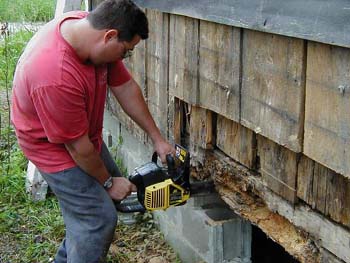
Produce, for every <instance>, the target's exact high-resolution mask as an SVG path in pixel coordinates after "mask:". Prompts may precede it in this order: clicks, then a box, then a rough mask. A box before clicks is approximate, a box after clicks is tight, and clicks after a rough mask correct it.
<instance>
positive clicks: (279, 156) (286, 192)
mask: <svg viewBox="0 0 350 263" xmlns="http://www.w3.org/2000/svg"><path fill="white" fill-rule="evenodd" d="M257 141H258V156H259V159H260V169H259V170H260V172H261V174H262V177H263V180H264V182H265V183H266V185H267V187H268V188H270V189H271V190H272V191H274V192H275V193H277V194H278V195H280V196H282V197H283V198H285V199H286V200H288V201H290V202H292V203H295V202H296V201H297V194H296V180H297V172H298V169H297V168H298V162H297V161H298V159H297V154H296V153H295V152H292V151H291V150H289V149H287V148H285V147H283V146H281V145H278V144H277V143H275V142H273V141H271V140H269V139H267V138H265V137H263V136H261V135H258V136H257Z"/></svg>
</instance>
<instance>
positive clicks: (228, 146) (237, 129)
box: [216, 115, 256, 168]
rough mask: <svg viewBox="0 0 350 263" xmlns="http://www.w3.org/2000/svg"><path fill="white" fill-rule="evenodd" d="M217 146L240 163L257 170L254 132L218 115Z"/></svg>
mask: <svg viewBox="0 0 350 263" xmlns="http://www.w3.org/2000/svg"><path fill="white" fill-rule="evenodd" d="M216 146H217V147H218V148H219V149H220V150H222V151H223V152H224V153H226V154H227V155H228V156H230V157H231V158H233V159H234V160H236V161H238V162H239V163H241V164H243V165H245V166H247V167H249V168H255V161H256V137H255V134H254V132H253V131H252V130H249V129H247V128H245V127H244V126H242V125H240V124H239V123H237V122H234V121H231V120H229V119H227V118H225V117H223V116H221V115H218V117H217V124H216Z"/></svg>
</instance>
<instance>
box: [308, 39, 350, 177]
mask: <svg viewBox="0 0 350 263" xmlns="http://www.w3.org/2000/svg"><path fill="white" fill-rule="evenodd" d="M307 53H308V55H307V80H306V102H305V135H304V136H305V138H304V153H305V154H306V155H307V156H309V157H310V158H311V159H313V160H315V161H317V162H319V163H321V164H323V165H325V166H326V167H329V168H331V169H332V170H334V171H336V172H338V173H340V174H343V175H345V176H346V177H348V178H350V114H349V113H350V84H349V83H350V49H346V48H340V47H334V46H329V45H324V44H319V43H313V42H310V43H308V51H307ZM320 142H322V143H320Z"/></svg>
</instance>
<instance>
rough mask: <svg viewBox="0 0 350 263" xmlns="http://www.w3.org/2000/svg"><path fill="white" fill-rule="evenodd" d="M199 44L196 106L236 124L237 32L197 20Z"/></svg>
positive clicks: (237, 80)
mask: <svg viewBox="0 0 350 263" xmlns="http://www.w3.org/2000/svg"><path fill="white" fill-rule="evenodd" d="M199 41H200V46H199V73H200V76H199V87H200V90H199V97H200V105H201V106H202V107H203V108H207V109H210V110H212V111H215V112H217V113H219V114H221V115H223V116H226V117H227V118H229V119H231V120H235V121H237V122H238V121H239V113H240V73H241V72H240V47H241V46H240V44H241V30H240V29H239V28H234V27H231V26H226V25H220V24H216V23H213V22H207V21H204V20H201V21H200V40H199Z"/></svg>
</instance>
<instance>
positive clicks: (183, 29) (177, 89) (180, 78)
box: [169, 15, 199, 104]
mask: <svg viewBox="0 0 350 263" xmlns="http://www.w3.org/2000/svg"><path fill="white" fill-rule="evenodd" d="M198 30H199V22H198V20H197V19H193V18H188V17H184V16H176V15H171V16H170V29H169V38H170V43H169V45H170V49H169V51H170V53H169V93H170V95H173V96H176V97H178V98H180V99H181V100H184V101H186V102H188V103H190V104H198V101H199V91H198V54H199V50H198V46H199V39H198Z"/></svg>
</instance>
